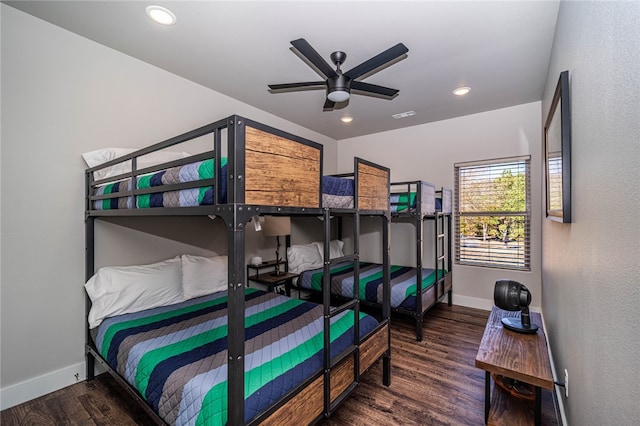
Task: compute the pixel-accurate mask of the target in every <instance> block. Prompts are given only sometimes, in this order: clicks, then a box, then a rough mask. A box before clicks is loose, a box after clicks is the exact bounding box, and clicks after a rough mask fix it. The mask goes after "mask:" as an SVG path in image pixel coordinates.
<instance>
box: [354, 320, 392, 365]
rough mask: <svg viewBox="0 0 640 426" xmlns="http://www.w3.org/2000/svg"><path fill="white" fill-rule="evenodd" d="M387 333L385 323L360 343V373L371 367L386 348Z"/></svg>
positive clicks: (387, 328) (387, 327) (387, 329)
mask: <svg viewBox="0 0 640 426" xmlns="http://www.w3.org/2000/svg"><path fill="white" fill-rule="evenodd" d="M388 333H389V326H388V325H387V326H384V327H383V328H381V329H380V330H378V331H377V332H376V334H374V335H373V336H371V337H370V338H369V339H367V341H366V342H364V343H363V344H362V345H360V374H362V373H364V371H365V370H366V369H367V368H369V367H371V365H372V364H373V363H374V361H375V360H377V359H378V358H379V357H380V356H381V355H382V354H383V353H384V352H385V351H386V350H387V342H388V340H387V339H388V337H389V335H388Z"/></svg>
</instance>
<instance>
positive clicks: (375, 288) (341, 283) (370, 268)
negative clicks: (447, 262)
mask: <svg viewBox="0 0 640 426" xmlns="http://www.w3.org/2000/svg"><path fill="white" fill-rule="evenodd" d="M359 267H360V277H359V283H358V290H359V294H358V296H359V299H360V300H363V301H367V302H372V303H376V304H382V302H383V300H382V297H383V293H382V290H383V286H382V265H380V264H377V263H367V262H360V265H359ZM353 268H354V264H353V262H344V263H339V264H336V265H331V293H332V294H336V295H340V296H344V297H353V285H354V278H353ZM416 272H417V269H416V268H412V267H409V266H397V265H391V266H390V281H391V282H390V285H391V307H393V308H406V309H415V307H416V283H417V274H416ZM445 273H446V272H445V271H443V270H438V279H440V278H442V277H443V276H444V274H445ZM323 274H324V269H323V268H318V269H313V270H309V271H304V272H302V273H301V274H300V278H299V281H298V282H299V284H300V286H301V287H302V288H306V289H309V290H316V291H322V276H323ZM435 281H436V271H435V270H434V269H429V268H423V269H422V290H423V291H424V290H426V289H427V288H429V287H431V286H432V285H433V284H434V283H435Z"/></svg>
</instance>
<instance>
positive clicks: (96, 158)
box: [82, 148, 191, 180]
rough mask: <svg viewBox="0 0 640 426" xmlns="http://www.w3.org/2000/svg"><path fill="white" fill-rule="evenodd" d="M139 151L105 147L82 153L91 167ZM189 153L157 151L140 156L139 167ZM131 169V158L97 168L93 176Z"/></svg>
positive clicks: (107, 175)
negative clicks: (103, 167)
mask: <svg viewBox="0 0 640 426" xmlns="http://www.w3.org/2000/svg"><path fill="white" fill-rule="evenodd" d="M134 151H137V149H135V148H103V149H97V150H95V151H91V152H85V153H84V154H82V158H84V161H85V163H87V166H89V167H95V166H99V165H100V164H103V163H106V162H107V161H111V160H114V159H116V158H119V157H122V156H123V155H126V154H131V153H132V152H134ZM189 155H191V154H189V153H186V152H175V151H156V152H152V153H150V154H147V155H143V156H141V157H138V169H143V168H145V167H151V166H155V165H156V164H161V163H166V162H168V161H173V160H178V159H180V158H185V157H188V156H189ZM130 171H131V160H127V161H124V162H122V163H119V164H115V165H113V166H111V167H107V168H105V169H100V170H96V171H95V172H93V178H94V179H95V180H99V179H105V178H108V177H111V176H116V175H120V174H122V173H127V172H130Z"/></svg>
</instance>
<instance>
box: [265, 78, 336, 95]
mask: <svg viewBox="0 0 640 426" xmlns="http://www.w3.org/2000/svg"><path fill="white" fill-rule="evenodd" d="M268 86H269V91H270V92H294V91H298V90H315V89H325V88H326V87H327V84H326V83H325V82H324V81H305V82H302V83H284V84H269V85H268Z"/></svg>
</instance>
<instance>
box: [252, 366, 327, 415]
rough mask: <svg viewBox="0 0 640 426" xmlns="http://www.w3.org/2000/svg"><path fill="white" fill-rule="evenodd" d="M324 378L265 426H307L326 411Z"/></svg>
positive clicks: (297, 397) (310, 386) (277, 411)
mask: <svg viewBox="0 0 640 426" xmlns="http://www.w3.org/2000/svg"><path fill="white" fill-rule="evenodd" d="M323 383H324V377H323V376H320V377H318V378H317V379H316V380H314V381H313V382H312V383H311V385H309V386H308V387H307V388H306V389H304V390H303V391H302V392H300V393H299V394H298V395H297V396H296V397H294V398H293V399H291V400H290V401H289V402H287V403H286V404H285V405H283V406H282V407H280V408H279V409H277V410H276V411H275V412H274V413H273V414H272V415H271V416H269V418H268V419H266V420H265V421H264V422H262V423H261V424H262V425H265V426H271V425H273V426H281V425H306V424H309V423H311V422H312V421H313V420H315V419H316V418H317V417H318V416H319V415H320V414H322V411H323V410H324V397H323V395H324V389H323Z"/></svg>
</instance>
